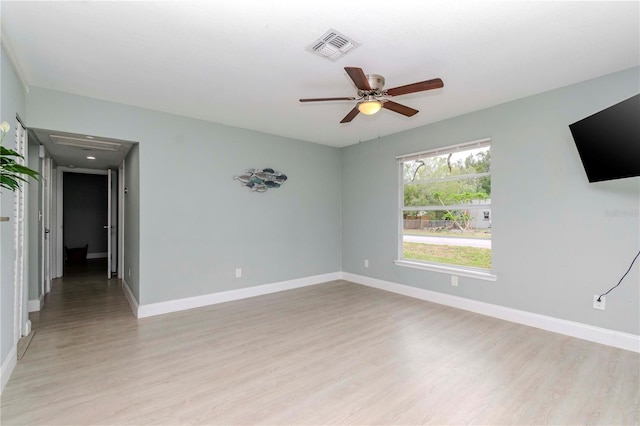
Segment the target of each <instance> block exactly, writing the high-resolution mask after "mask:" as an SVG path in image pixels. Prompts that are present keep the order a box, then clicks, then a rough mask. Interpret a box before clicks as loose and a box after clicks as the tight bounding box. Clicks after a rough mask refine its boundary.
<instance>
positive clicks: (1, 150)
mask: <svg viewBox="0 0 640 426" xmlns="http://www.w3.org/2000/svg"><path fill="white" fill-rule="evenodd" d="M9 130H11V126H9V123H7V122H6V121H3V122H2V124H0V131H1V132H2V136H1V137H0V188H5V189H8V190H10V191H15V190H16V189H20V183H21V182H27V177H32V178H33V179H36V180H37V179H38V176H39V173H38V172H36V171H35V170H31V169H30V168H28V167H26V166H25V165H23V164H21V163H23V162H24V157H23V156H22V155H20V154H18V153H17V152H16V151H14V150H12V149H9V148H5V147H4V146H3V145H2V142H3V141H4V137H5V136H6V135H7V133H9Z"/></svg>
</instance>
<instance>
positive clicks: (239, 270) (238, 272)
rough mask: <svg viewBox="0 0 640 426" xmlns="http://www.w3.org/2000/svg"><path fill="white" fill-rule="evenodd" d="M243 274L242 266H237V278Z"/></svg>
mask: <svg viewBox="0 0 640 426" xmlns="http://www.w3.org/2000/svg"><path fill="white" fill-rule="evenodd" d="M241 276H242V268H236V278H240V277H241Z"/></svg>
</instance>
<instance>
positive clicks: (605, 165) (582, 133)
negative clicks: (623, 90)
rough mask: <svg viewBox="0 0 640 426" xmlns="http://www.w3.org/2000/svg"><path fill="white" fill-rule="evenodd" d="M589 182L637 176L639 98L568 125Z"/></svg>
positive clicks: (639, 159) (639, 164) (639, 167)
mask: <svg viewBox="0 0 640 426" xmlns="http://www.w3.org/2000/svg"><path fill="white" fill-rule="evenodd" d="M569 129H571V134H572V135H573V140H574V141H575V144H576V147H577V148H578V153H579V154H580V159H581V160H582V165H583V166H584V170H585V172H586V173H587V178H588V179H589V182H599V181H603V180H612V179H622V178H628V177H633V176H640V95H636V96H633V97H631V98H629V99H626V100H624V101H622V102H620V103H617V104H615V105H613V106H611V107H609V108H607V109H604V110H602V111H600V112H597V113H595V114H593V115H590V116H589V117H587V118H583V119H582V120H580V121H576V122H575V123H573V124H570V125H569Z"/></svg>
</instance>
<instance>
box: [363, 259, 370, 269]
mask: <svg viewBox="0 0 640 426" xmlns="http://www.w3.org/2000/svg"><path fill="white" fill-rule="evenodd" d="M364 267H365V268H368V267H369V259H365V260H364Z"/></svg>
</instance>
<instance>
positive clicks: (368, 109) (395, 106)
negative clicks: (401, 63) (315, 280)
mask: <svg viewBox="0 0 640 426" xmlns="http://www.w3.org/2000/svg"><path fill="white" fill-rule="evenodd" d="M344 70H345V71H346V72H347V74H349V77H351V80H353V82H354V84H355V85H356V88H357V89H358V97H343V98H308V99H300V102H320V101H358V103H357V104H356V106H355V107H353V109H352V110H351V111H350V112H349V114H347V115H346V116H345V117H344V118H343V119H342V121H340V123H348V122H350V121H351V120H353V119H354V118H355V117H356V115H358V114H359V113H363V114H366V115H371V114H375V113H376V112H378V111H380V109H381V108H385V109H388V110H391V111H393V112H397V113H399V114H402V115H405V116H407V117H413V116H414V115H416V114H417V113H418V110H417V109H413V108H410V107H408V106H405V105H402V104H399V103H396V102H393V101H392V100H391V99H390V98H392V97H394V96H400V95H407V94H409V93H415V92H424V91H425V90H432V89H439V88H441V87H444V83H443V82H442V80H441V79H439V78H434V79H432V80H426V81H421V82H418V83H413V84H407V85H405V86H399V87H394V88H392V89H388V90H383V87H384V77H383V76H381V75H378V74H365V73H364V71H362V68H357V67H345V68H344Z"/></svg>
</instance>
